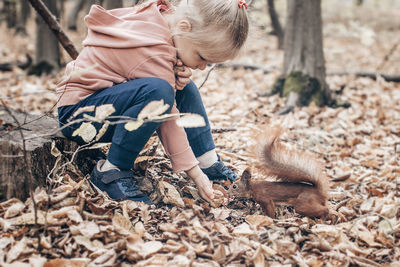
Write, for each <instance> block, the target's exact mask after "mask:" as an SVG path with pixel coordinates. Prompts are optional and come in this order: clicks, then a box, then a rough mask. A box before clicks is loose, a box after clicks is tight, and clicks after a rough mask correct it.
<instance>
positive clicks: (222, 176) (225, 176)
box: [201, 156, 237, 183]
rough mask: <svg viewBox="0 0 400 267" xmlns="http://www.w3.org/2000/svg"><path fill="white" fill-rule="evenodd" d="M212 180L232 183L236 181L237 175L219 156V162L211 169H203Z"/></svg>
mask: <svg viewBox="0 0 400 267" xmlns="http://www.w3.org/2000/svg"><path fill="white" fill-rule="evenodd" d="M201 170H202V171H203V172H204V173H205V174H206V175H207V176H208V179H210V180H213V181H214V180H229V181H231V182H232V183H233V182H234V181H236V179H237V175H236V173H234V171H232V170H231V169H229V168H228V167H226V166H225V164H224V163H223V162H222V161H221V159H220V158H219V156H218V161H217V162H215V163H214V164H213V165H211V167H208V168H204V169H201Z"/></svg>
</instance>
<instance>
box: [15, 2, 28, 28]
mask: <svg viewBox="0 0 400 267" xmlns="http://www.w3.org/2000/svg"><path fill="white" fill-rule="evenodd" d="M30 14H31V7H30V5H29V2H28V1H25V0H24V1H19V8H18V14H17V33H18V34H22V35H26V34H27V33H26V21H27V20H28V18H29V16H30Z"/></svg>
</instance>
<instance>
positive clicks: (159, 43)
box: [57, 0, 248, 204]
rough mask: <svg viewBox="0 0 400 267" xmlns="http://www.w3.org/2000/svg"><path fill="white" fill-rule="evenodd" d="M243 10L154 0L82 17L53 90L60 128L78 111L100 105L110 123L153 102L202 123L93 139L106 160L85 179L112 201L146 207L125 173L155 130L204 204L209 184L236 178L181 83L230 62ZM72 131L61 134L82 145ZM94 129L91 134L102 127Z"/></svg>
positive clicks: (193, 93)
mask: <svg viewBox="0 0 400 267" xmlns="http://www.w3.org/2000/svg"><path fill="white" fill-rule="evenodd" d="M246 8H247V5H246V3H245V2H244V1H239V2H238V0H213V1H209V0H182V1H181V2H180V3H179V4H177V5H176V6H172V5H170V4H169V3H167V2H165V1H164V0H158V1H150V2H146V3H145V4H142V5H141V6H137V7H133V8H121V9H114V10H110V11H107V10H104V9H103V8H102V7H100V6H92V8H91V10H90V12H89V14H88V15H87V16H86V17H85V22H86V24H87V26H88V35H87V37H86V39H85V40H84V41H83V45H84V48H83V50H82V51H81V53H80V54H79V56H78V58H77V59H76V60H74V61H72V62H70V63H69V64H68V65H67V67H66V71H65V74H66V78H65V79H64V80H63V81H62V82H60V84H59V85H58V86H57V94H58V97H59V102H58V114H59V120H60V125H61V126H62V125H64V124H66V123H67V122H68V120H69V119H70V118H71V116H72V115H73V114H74V112H75V111H77V110H78V109H79V108H82V107H88V106H100V105H104V104H112V105H113V106H114V108H115V109H116V111H115V112H114V113H113V114H112V115H113V116H121V117H122V116H129V117H131V118H136V117H137V115H138V114H139V112H140V111H141V110H142V108H143V107H145V106H146V105H147V104H148V103H149V102H151V101H154V100H163V101H164V103H165V104H168V105H169V109H168V110H167V111H166V112H171V113H173V112H175V113H177V112H179V111H180V112H189V113H197V114H200V115H202V116H203V117H204V119H205V121H206V126H204V127H200V128H191V129H186V130H185V129H183V128H181V127H178V126H177V125H176V123H175V121H174V120H170V121H165V122H163V123H156V122H151V123H146V124H145V125H142V126H141V127H140V128H138V129H137V130H135V131H131V132H130V131H127V130H126V129H125V128H124V124H115V125H113V126H110V127H109V128H108V129H107V131H106V133H105V134H104V135H103V136H102V138H101V139H100V140H99V141H100V142H110V141H111V147H110V150H109V153H108V155H107V159H106V160H99V161H98V162H97V165H96V167H95V168H94V169H93V171H92V173H91V177H90V180H91V182H92V183H93V184H94V185H96V186H97V187H98V188H99V189H101V190H103V191H106V192H107V193H108V195H109V196H110V197H111V198H113V199H124V200H125V199H130V200H133V201H143V202H146V203H148V204H150V203H151V200H150V199H149V197H148V196H146V195H145V194H144V193H142V192H141V191H140V190H139V189H138V187H137V185H136V184H135V179H134V176H133V172H132V171H131V170H130V169H131V168H132V167H133V163H134V161H135V159H136V157H137V155H138V154H139V152H140V151H141V149H142V148H143V147H144V145H145V144H146V142H147V141H148V139H149V138H150V137H151V135H152V134H153V133H154V131H156V130H158V134H159V136H160V138H161V141H162V144H163V146H164V149H165V152H166V154H167V155H168V156H169V158H170V159H171V163H172V167H173V170H174V171H175V172H180V171H185V172H186V173H187V175H188V176H189V177H191V178H192V179H193V180H194V182H195V183H196V185H197V187H198V189H199V193H200V195H201V196H202V197H203V198H204V199H206V200H207V201H211V200H212V199H213V190H212V186H211V182H210V180H209V179H211V180H216V179H223V180H226V179H229V180H231V181H234V180H235V179H236V174H235V173H234V172H233V171H231V170H230V169H229V168H227V167H226V166H225V165H224V164H223V163H222V161H221V160H220V159H219V157H218V156H217V154H216V152H215V145H214V142H213V139H212V136H211V130H210V124H209V122H208V119H207V114H206V112H205V110H204V106H203V103H202V100H201V97H200V94H199V92H198V89H197V87H196V86H195V85H194V83H193V82H191V81H190V79H189V78H190V76H191V71H190V69H201V70H204V69H205V67H206V65H207V63H217V62H223V61H225V60H228V59H231V58H233V57H234V56H235V55H237V53H238V52H239V49H240V48H241V47H242V46H243V44H244V42H245V40H246V38H247V33H248V20H247V14H246V10H245V9H246ZM73 73H80V74H79V75H73ZM174 89H175V90H174ZM178 110H179V111H178ZM86 114H89V115H93V113H92V114H91V113H90V112H87V113H86ZM82 116H83V115H82V114H81V115H79V116H78V117H74V119H80V118H82ZM80 125H81V123H75V124H73V125H72V126H71V127H66V128H64V129H63V130H62V132H63V134H64V135H65V136H66V137H68V138H70V139H72V140H74V141H76V142H78V143H80V144H83V143H84V141H83V140H82V138H81V137H79V136H72V134H73V132H74V131H75V130H76V129H78V128H79V126H80ZM94 126H95V127H96V129H97V131H99V130H100V128H101V127H102V124H101V123H94Z"/></svg>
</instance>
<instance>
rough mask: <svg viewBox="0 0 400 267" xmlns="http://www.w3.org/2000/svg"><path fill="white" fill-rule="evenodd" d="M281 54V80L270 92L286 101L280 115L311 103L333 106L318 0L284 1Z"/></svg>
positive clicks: (319, 0)
mask: <svg viewBox="0 0 400 267" xmlns="http://www.w3.org/2000/svg"><path fill="white" fill-rule="evenodd" d="M284 51H285V52H284V64H283V74H284V77H283V78H280V80H279V81H278V82H277V83H276V86H275V88H274V90H273V91H275V92H280V93H281V95H282V96H284V97H287V98H288V100H287V107H286V108H285V109H284V110H283V111H282V112H281V113H286V112H287V111H290V110H291V109H293V107H294V106H295V105H297V106H304V105H308V104H309V103H310V102H311V101H313V102H315V103H316V104H317V105H319V106H324V105H332V104H334V103H333V102H332V98H331V95H330V90H329V88H328V85H327V83H326V80H325V76H326V73H325V60H324V54H323V42H322V17H321V0H307V1H303V0H288V4H287V17H286V26H285V38H284Z"/></svg>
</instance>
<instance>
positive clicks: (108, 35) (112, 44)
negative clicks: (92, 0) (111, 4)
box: [83, 3, 172, 48]
mask: <svg viewBox="0 0 400 267" xmlns="http://www.w3.org/2000/svg"><path fill="white" fill-rule="evenodd" d="M85 22H86V25H87V27H88V35H87V37H86V39H85V40H84V41H83V45H84V46H100V47H107V48H135V47H143V46H152V45H160V44H168V45H172V35H171V32H170V29H169V27H168V24H167V22H166V21H165V20H164V18H163V17H162V15H161V13H160V11H159V10H158V7H157V5H156V4H155V3H153V4H150V5H149V6H147V7H144V8H142V9H140V10H137V9H136V8H134V7H131V8H119V9H113V10H105V9H104V8H103V7H101V6H99V5H93V6H92V7H91V8H90V12H89V14H88V15H87V16H86V17H85Z"/></svg>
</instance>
